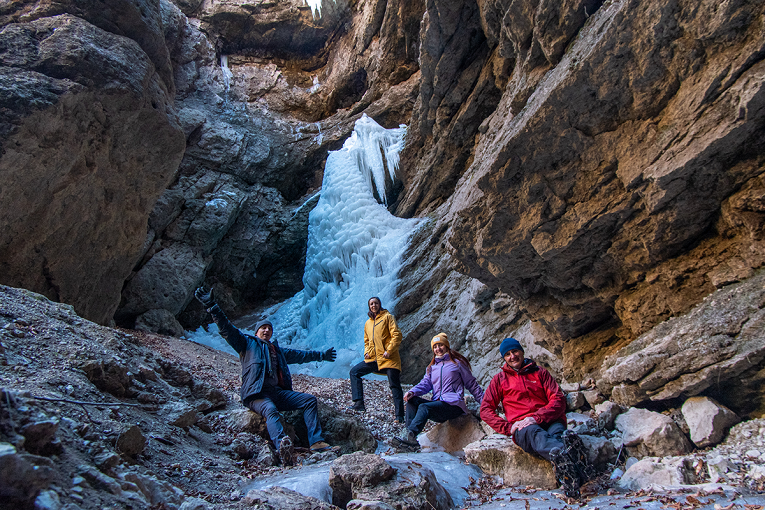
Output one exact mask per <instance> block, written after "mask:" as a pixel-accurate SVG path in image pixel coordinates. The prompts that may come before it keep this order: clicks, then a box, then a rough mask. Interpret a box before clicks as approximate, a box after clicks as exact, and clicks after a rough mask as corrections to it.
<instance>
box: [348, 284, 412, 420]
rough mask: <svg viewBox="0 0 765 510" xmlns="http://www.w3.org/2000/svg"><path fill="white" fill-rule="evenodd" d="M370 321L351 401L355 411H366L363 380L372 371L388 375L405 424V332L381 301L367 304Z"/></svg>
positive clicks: (354, 372)
mask: <svg viewBox="0 0 765 510" xmlns="http://www.w3.org/2000/svg"><path fill="white" fill-rule="evenodd" d="M367 305H368V306H369V313H368V314H367V315H369V319H367V322H366V323H365V324H364V361H362V362H361V363H359V364H358V365H356V366H354V367H353V368H351V373H350V375H351V398H353V405H352V406H351V407H350V409H351V410H353V411H362V412H363V411H366V408H365V406H364V382H363V381H362V379H361V378H362V377H364V376H365V375H367V374H371V373H372V372H385V374H386V375H387V376H388V386H390V391H391V394H392V395H393V407H394V408H395V411H396V420H398V422H399V423H404V390H402V389H401V357H400V356H399V355H398V347H399V345H401V331H400V330H399V329H398V326H397V325H396V319H394V318H393V315H391V314H390V313H389V312H388V310H386V309H385V308H383V307H382V303H381V302H380V298H378V297H373V298H370V299H369V301H368V302H367Z"/></svg>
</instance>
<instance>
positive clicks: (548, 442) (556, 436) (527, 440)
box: [513, 422, 566, 460]
mask: <svg viewBox="0 0 765 510" xmlns="http://www.w3.org/2000/svg"><path fill="white" fill-rule="evenodd" d="M565 431H566V426H565V425H563V424H562V423H559V422H555V423H553V424H552V425H550V426H549V427H548V428H547V429H545V428H543V427H541V426H539V425H529V426H528V427H523V428H522V429H521V430H516V431H515V434H513V440H514V441H515V444H517V445H518V446H520V447H521V448H523V451H525V452H527V453H536V454H537V455H539V456H540V457H542V458H543V459H545V460H550V450H552V449H553V448H560V449H561V450H562V449H563V433H564V432H565Z"/></svg>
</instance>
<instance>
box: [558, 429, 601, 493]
mask: <svg viewBox="0 0 765 510" xmlns="http://www.w3.org/2000/svg"><path fill="white" fill-rule="evenodd" d="M563 449H564V453H565V454H566V456H567V457H568V458H570V459H571V460H572V461H573V462H574V466H575V467H576V469H577V471H579V479H580V483H585V482H587V481H589V480H591V479H592V478H593V477H594V476H595V466H593V465H592V464H590V458H589V456H588V455H587V449H586V448H585V447H584V443H583V442H582V438H581V437H579V435H578V434H577V433H576V432H574V431H573V430H567V431H565V432H564V433H563Z"/></svg>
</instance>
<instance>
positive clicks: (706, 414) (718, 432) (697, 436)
mask: <svg viewBox="0 0 765 510" xmlns="http://www.w3.org/2000/svg"><path fill="white" fill-rule="evenodd" d="M682 411H683V417H684V418H685V422H686V423H687V424H688V428H689V429H690V435H691V441H693V444H695V445H696V446H697V447H699V448H704V447H707V446H710V445H714V444H717V443H719V442H720V441H722V438H723V437H724V436H725V433H726V432H727V430H728V428H729V427H731V426H733V425H735V424H736V423H738V422H739V421H740V419H739V417H738V416H736V413H734V412H733V411H731V410H730V409H728V408H727V407H725V406H722V405H720V404H718V403H717V402H715V401H714V399H711V398H708V397H692V398H689V399H688V400H686V401H685V402H684V403H683V407H682Z"/></svg>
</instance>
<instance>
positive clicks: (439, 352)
mask: <svg viewBox="0 0 765 510" xmlns="http://www.w3.org/2000/svg"><path fill="white" fill-rule="evenodd" d="M447 352H449V349H448V348H447V347H446V345H444V344H442V343H441V342H438V343H437V344H435V345H434V346H433V354H435V355H436V357H437V358H442V357H443V356H444V354H446V353H447Z"/></svg>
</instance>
